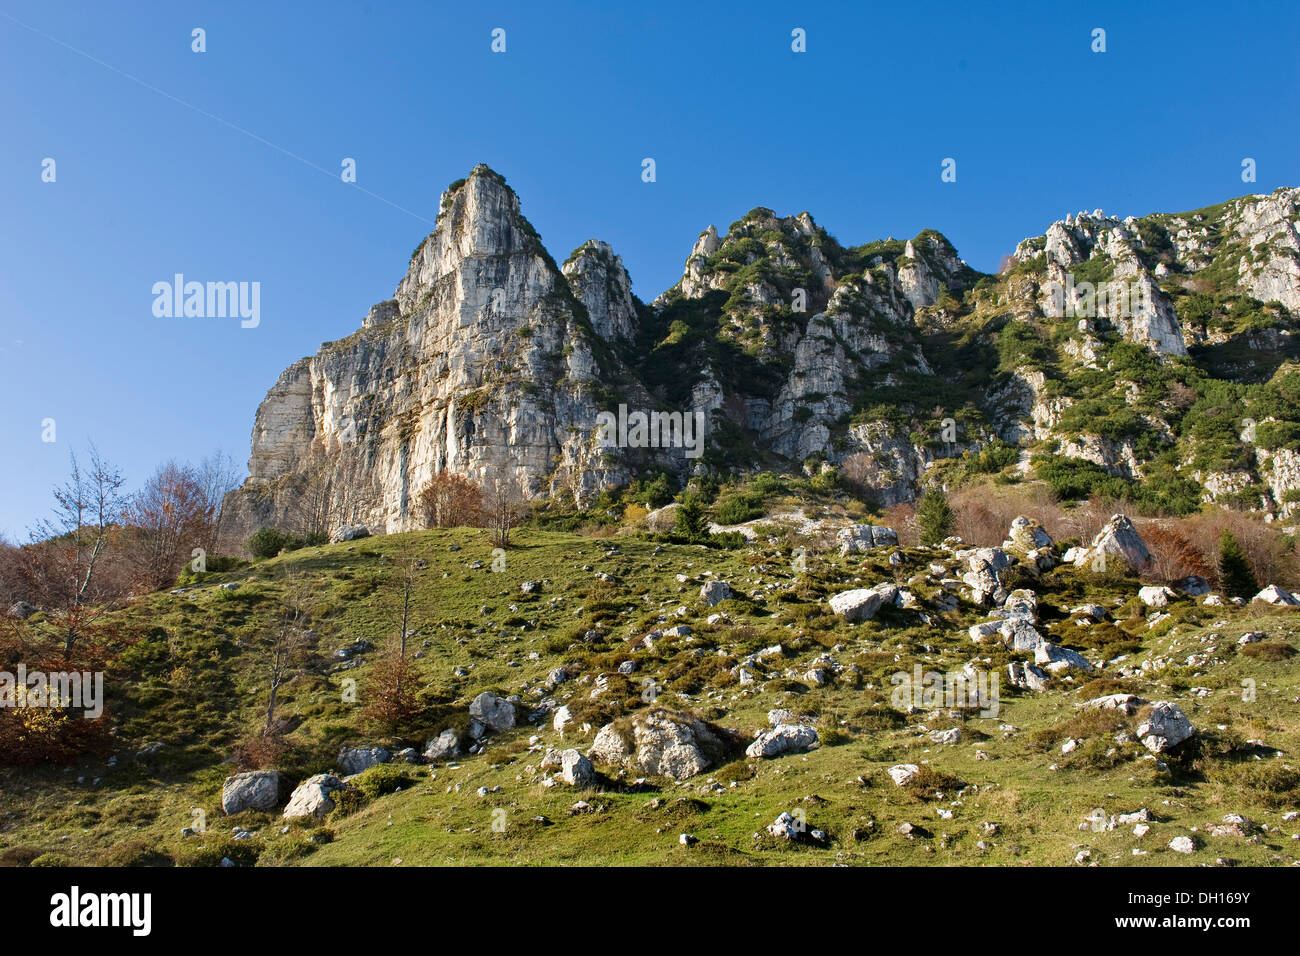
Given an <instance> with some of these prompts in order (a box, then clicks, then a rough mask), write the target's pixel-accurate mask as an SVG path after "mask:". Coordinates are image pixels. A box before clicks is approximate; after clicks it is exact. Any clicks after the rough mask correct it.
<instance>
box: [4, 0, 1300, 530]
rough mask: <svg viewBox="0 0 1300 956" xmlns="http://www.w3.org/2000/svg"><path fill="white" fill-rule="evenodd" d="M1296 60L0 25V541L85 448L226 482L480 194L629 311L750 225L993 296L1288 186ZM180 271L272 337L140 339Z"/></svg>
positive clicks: (1058, 21)
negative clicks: (318, 370)
mask: <svg viewBox="0 0 1300 956" xmlns="http://www.w3.org/2000/svg"><path fill="white" fill-rule="evenodd" d="M1135 7H1136V9H1135ZM15 20H17V21H21V22H22V23H23V24H26V25H27V26H26V27H24V26H21V25H19V24H18V23H15V22H14V21H15ZM27 27H31V28H35V30H37V31H40V32H39V33H37V32H33V30H31V29H28V28H27ZM195 27H202V28H204V29H205V30H206V33H207V52H205V53H201V54H199V53H194V52H192V51H191V31H192V29H194V28H195ZM496 27H501V28H504V29H505V30H506V52H505V53H503V54H494V53H493V52H492V51H491V49H490V44H491V36H490V34H491V31H492V30H493V29H494V28H496ZM796 27H799V28H802V29H804V30H805V31H806V34H807V52H806V53H802V54H796V53H794V52H792V51H791V49H790V44H791V38H790V34H791V30H792V29H794V28H796ZM1097 27H1101V28H1104V29H1105V30H1106V45H1107V50H1106V52H1105V53H1102V54H1097V53H1093V52H1092V51H1091V49H1090V45H1091V42H1092V40H1091V33H1092V30H1093V29H1094V28H1097ZM42 34H44V35H42ZM1297 35H1300V6H1298V5H1296V4H1293V3H1259V4H1253V5H1249V6H1248V7H1247V8H1246V9H1242V8H1241V5H1227V4H1221V3H1179V4H1176V5H1171V6H1169V7H1168V8H1160V7H1158V6H1157V5H1154V4H1141V5H1136V4H1132V3H1118V4H1099V3H1090V4H1069V3H1043V2H1035V3H1024V4H1008V5H1002V6H999V7H998V8H991V9H981V8H980V5H977V4H925V3H915V4H913V3H888V4H868V3H835V4H831V3H814V2H800V3H765V2H750V3H746V4H703V3H698V2H695V3H680V4H679V3H669V2H654V3H646V4H621V3H611V2H600V3H597V2H591V3H577V2H575V3H546V4H543V3H536V2H530V3H517V4H505V3H503V4H492V3H461V4H449V3H433V2H429V3H415V2H411V3H381V2H378V0H373V2H369V3H330V2H321V0H316V2H311V3H274V4H271V3H251V2H250V3H245V2H226V3H219V4H218V3H185V2H169V3H163V2H157V3H145V2H141V3H128V4H104V3H99V2H81V3H65V2H59V0H0V131H2V132H0V222H2V223H3V229H0V408H2V409H3V413H2V414H0V449H3V458H2V459H0V460H2V461H3V466H2V467H0V533H7V534H8V535H9V536H10V537H11V538H14V537H24V536H25V531H26V528H28V527H29V526H30V525H32V524H33V523H34V522H35V520H36V519H37V518H38V517H41V516H43V515H44V514H45V513H46V512H47V511H48V507H49V504H50V500H51V499H50V493H49V492H50V487H51V486H52V485H53V484H54V483H56V482H57V481H60V480H62V478H63V477H64V475H65V473H66V470H67V463H68V453H69V452H70V451H72V450H78V449H81V448H83V447H84V444H85V442H86V440H87V439H90V438H93V439H94V440H95V441H96V442H97V444H98V445H99V447H100V449H101V451H103V452H104V453H105V454H106V455H107V456H108V457H109V458H110V459H112V460H113V461H115V462H116V463H118V464H119V465H120V466H121V467H122V468H123V469H124V470H125V471H126V473H127V476H128V478H129V480H130V483H131V484H132V485H136V484H138V483H139V482H140V481H142V480H143V479H144V478H145V477H146V476H147V475H148V473H149V472H150V471H152V469H153V468H154V467H155V466H156V465H157V464H158V463H159V462H161V461H163V460H165V459H168V458H173V457H174V458H177V459H181V460H185V459H189V460H197V459H199V458H201V457H203V456H204V455H205V454H208V453H210V452H212V451H214V450H216V449H218V448H221V449H224V450H226V451H228V452H229V453H230V454H232V455H233V456H234V457H235V459H236V460H237V461H238V462H240V463H241V464H242V463H243V462H244V461H246V459H247V456H248V440H249V434H250V430H251V426H252V421H253V414H254V412H255V410H256V408H257V404H258V402H259V401H260V400H261V399H262V397H263V396H264V395H265V393H266V390H267V389H268V388H269V387H270V386H271V385H272V384H273V383H274V381H275V379H276V376H277V375H278V374H279V372H280V371H281V370H282V369H283V368H284V367H285V366H287V365H288V364H290V363H291V362H293V361H295V360H296V359H298V358H300V357H302V356H304V355H308V354H310V353H312V352H314V351H315V350H316V348H317V347H318V345H319V344H320V343H321V342H322V341H327V340H331V339H337V338H341V337H343V336H345V335H347V334H349V333H350V332H352V331H354V330H355V329H356V328H357V327H358V326H359V325H360V322H361V319H362V317H363V316H364V315H365V312H366V310H367V308H368V307H369V306H370V305H371V304H373V303H375V302H378V301H380V300H382V299H385V298H387V297H388V296H390V295H391V294H392V291H393V289H394V287H395V286H396V284H397V282H398V280H399V279H400V278H401V276H402V274H403V272H404V270H405V266H406V262H407V259H408V257H409V255H410V253H411V250H412V249H413V248H415V246H416V245H417V244H418V243H419V242H420V240H421V239H422V238H423V237H424V235H425V234H426V233H427V232H428V231H429V229H430V228H431V227H430V226H429V224H428V223H427V222H426V221H425V220H432V219H433V217H434V215H435V213H436V211H437V203H438V196H439V194H440V193H441V191H442V189H443V188H444V187H445V186H446V185H447V184H448V183H449V182H451V181H452V180H454V179H458V178H460V177H462V176H464V175H466V174H467V172H468V171H469V169H470V168H471V167H472V166H473V165H474V164H475V163H477V162H486V163H488V164H490V165H491V166H492V167H493V168H495V169H496V170H497V171H498V172H500V173H501V174H502V175H504V176H505V177H506V178H507V180H508V181H509V182H510V184H511V185H512V186H513V187H514V188H515V190H516V191H517V192H518V193H519V195H520V198H521V201H522V204H523V210H524V213H525V215H527V216H528V218H529V219H530V220H531V221H532V223H533V224H534V225H535V226H536V227H537V229H538V231H539V232H540V233H541V235H542V238H543V240H544V241H545V242H546V245H547V247H548V248H549V249H550V250H551V252H552V254H553V255H554V256H555V257H556V259H557V260H561V261H562V260H563V259H564V258H565V257H566V256H567V255H568V253H569V251H570V250H571V249H573V248H574V247H575V246H577V245H579V244H580V243H581V242H582V241H583V240H584V239H587V238H589V237H596V238H600V239H604V240H605V241H607V242H609V243H611V244H612V245H613V247H614V249H615V250H616V251H617V252H618V253H619V254H620V255H622V257H623V260H624V263H625V265H626V266H627V268H628V270H629V271H630V273H631V275H632V278H633V282H634V288H635V291H636V292H637V294H638V295H640V296H641V297H642V298H644V299H646V300H649V299H651V298H653V297H654V296H655V295H656V294H658V293H659V292H661V291H662V290H663V289H665V288H667V287H668V286H669V285H671V284H672V283H673V282H674V281H676V279H677V277H678V276H679V275H680V272H681V267H682V263H683V260H684V259H685V257H686V255H687V254H688V253H689V251H690V247H691V244H692V243H693V241H694V239H695V237H696V235H697V234H698V233H699V231H700V230H701V229H703V228H704V227H705V226H707V225H708V224H709V223H714V224H716V225H717V226H718V227H719V229H720V230H721V229H725V228H726V226H727V225H728V224H729V223H730V222H732V221H734V220H736V219H738V218H739V217H740V216H741V215H743V214H744V213H745V212H746V211H748V210H749V209H751V208H753V207H754V206H769V207H771V208H773V209H775V210H776V211H777V212H778V213H782V214H793V213H797V212H799V211H801V210H804V209H807V210H809V211H810V212H811V213H812V214H813V216H814V218H816V220H817V221H818V222H819V223H821V224H822V225H823V226H825V227H826V228H827V229H829V230H830V231H831V232H832V233H833V234H834V235H835V236H836V237H837V238H838V239H839V240H840V241H841V242H843V243H845V244H846V245H848V244H857V243H860V242H865V241H869V240H871V239H875V238H880V237H883V236H891V235H892V236H897V237H905V236H912V235H914V234H915V233H917V232H919V231H920V230H921V229H924V228H936V229H939V230H940V231H942V232H943V233H945V234H946V235H947V236H948V237H949V238H950V239H951V240H952V241H953V243H954V244H955V245H956V246H957V249H958V251H959V252H960V253H961V255H962V256H963V257H964V258H966V260H967V261H968V262H970V263H971V264H972V265H973V266H975V267H976V268H979V269H984V270H993V269H995V268H996V267H997V264H998V260H999V258H1000V257H1001V256H1002V255H1003V254H1005V253H1008V252H1010V251H1011V250H1012V249H1013V248H1014V246H1015V244H1016V242H1017V241H1018V240H1020V239H1021V238H1024V237H1025V236H1029V235H1038V234H1041V233H1042V232H1043V230H1044V229H1045V227H1046V226H1047V225H1048V224H1049V223H1050V222H1051V221H1053V220H1055V219H1058V218H1061V217H1063V216H1064V215H1065V214H1066V213H1069V212H1074V211H1077V210H1079V209H1083V208H1087V209H1092V208H1096V207H1102V208H1104V209H1106V210H1107V211H1108V212H1112V213H1117V214H1119V215H1128V214H1130V213H1131V214H1135V215H1141V214H1144V213H1147V212H1153V211H1179V210H1184V209H1190V208H1196V207H1198V206H1202V205H1206V204H1209V203H1212V202H1217V201H1220V200H1222V199H1225V198H1228V197H1230V196H1236V195H1240V194H1243V193H1247V192H1268V191H1271V190H1272V189H1274V188H1276V187H1277V186H1280V185H1296V184H1297V183H1300V169H1297V162H1298V161H1297V156H1300V150H1298V148H1297V147H1298V146H1300V124H1297V122H1296V118H1297V116H1300V110H1297V100H1298V99H1300V97H1298V95H1297V94H1298V93H1300V58H1297V56H1296V48H1295V37H1296V36H1297ZM51 38H54V39H51ZM56 41H58V42H56ZM69 47H73V48H76V50H79V51H82V52H81V53H78V52H74V50H72V49H69ZM82 54H87V55H88V56H89V57H93V58H94V59H90V58H88V56H85V55H82ZM95 60H99V61H102V63H97V62H95ZM123 74H130V75H131V76H134V77H136V78H137V79H138V80H140V81H142V82H143V83H144V84H148V86H145V85H141V83H139V82H136V81H134V80H132V79H130V78H128V77H127V76H125V75H123ZM150 87H153V88H154V89H151V88H150ZM158 90H161V91H164V93H165V94H167V95H164V93H160V92H157V91H158ZM178 101H184V103H186V104H190V106H186V105H183V103H181V102H178ZM191 107H196V108H197V109H195V108H191ZM200 110H201V111H203V112H200ZM205 114H209V115H205ZM214 117H219V118H220V119H216V118H214ZM221 120H224V121H225V122H222V121H221ZM227 124H233V126H237V127H239V128H241V129H243V130H247V131H249V132H250V133H253V134H255V135H256V136H257V137H260V138H261V140H265V141H266V142H262V141H259V140H258V139H255V138H253V137H250V136H249V135H245V134H244V133H241V132H239V131H238V130H236V129H234V128H232V126H231V125H227ZM268 142H269V143H271V144H274V146H270V145H267V144H266V143H268ZM275 147H279V148H278V149H277V148H275ZM289 154H292V155H289ZM46 157H50V158H53V159H54V160H55V161H56V163H57V166H56V172H57V179H56V181H55V182H53V183H46V182H42V181H41V163H42V160H43V159H45V158H46ZM295 157H297V158H295ZM344 157H351V158H354V159H355V160H356V162H357V180H358V181H357V185H358V186H360V187H364V189H365V190H368V191H369V192H363V191H362V190H360V189H358V188H356V187H355V186H351V185H347V184H344V183H343V182H342V181H341V180H340V178H339V175H338V171H339V169H340V163H341V161H342V160H343V158H344ZM645 157H653V158H654V159H655V160H656V164H657V181H656V182H655V183H644V182H642V181H641V175H640V174H641V161H642V159H643V158H645ZM945 157H953V158H955V159H956V160H957V174H958V175H957V182H955V183H942V182H941V181H940V164H941V161H942V160H943V159H944V158H945ZM1243 157H1252V158H1254V159H1255V160H1256V162H1257V164H1258V166H1257V168H1258V181H1257V182H1256V183H1255V184H1253V185H1248V184H1244V183H1242V181H1241V161H1242V158H1243ZM376 197H382V199H380V198H376ZM383 200H387V202H385V201H383ZM390 203H391V204H390ZM396 207H400V208H396ZM404 210H405V211H404ZM177 272H180V273H184V274H185V275H186V277H187V278H189V279H198V280H201V281H207V280H234V281H249V282H252V281H257V282H260V283H261V324H260V325H259V327H257V328H256V329H243V328H241V327H240V324H239V322H238V320H232V319H188V320H187V319H174V318H173V319H168V318H156V317H155V316H154V315H153V312H152V303H153V295H152V292H151V290H152V286H153V284H154V283H155V282H158V281H169V280H170V279H171V277H172V275H173V274H174V273H177ZM46 418H53V419H54V420H55V422H56V428H57V431H56V441H55V442H53V443H46V442H42V440H41V437H42V426H41V423H42V420H43V419H46Z"/></svg>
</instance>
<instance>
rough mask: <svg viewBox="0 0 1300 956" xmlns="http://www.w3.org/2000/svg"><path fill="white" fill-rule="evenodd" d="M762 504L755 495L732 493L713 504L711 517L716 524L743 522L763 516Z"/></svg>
mask: <svg viewBox="0 0 1300 956" xmlns="http://www.w3.org/2000/svg"><path fill="white" fill-rule="evenodd" d="M763 514H764V512H763V505H762V502H761V499H758V498H757V496H754V495H747V494H733V495H729V496H727V497H726V498H723V499H722V500H721V501H719V502H718V503H717V505H715V506H714V509H713V518H714V520H715V521H717V522H718V524H743V523H744V522H746V521H753V520H754V519H756V518H761V517H763Z"/></svg>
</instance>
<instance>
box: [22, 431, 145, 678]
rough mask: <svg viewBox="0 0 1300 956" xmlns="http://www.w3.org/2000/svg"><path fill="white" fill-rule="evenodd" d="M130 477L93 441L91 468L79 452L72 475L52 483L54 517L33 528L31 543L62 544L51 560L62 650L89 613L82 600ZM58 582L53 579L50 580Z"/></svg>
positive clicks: (122, 503) (120, 509) (72, 641)
mask: <svg viewBox="0 0 1300 956" xmlns="http://www.w3.org/2000/svg"><path fill="white" fill-rule="evenodd" d="M125 482H126V479H125V478H123V477H122V473H121V472H120V471H119V470H118V469H117V468H115V467H114V466H113V465H111V464H110V463H109V462H108V461H107V460H106V459H105V458H104V457H103V456H102V455H101V454H100V453H99V449H98V448H96V447H95V445H94V443H93V442H92V443H91V444H90V468H89V470H87V471H82V469H81V465H80V463H79V462H78V461H77V456H76V453H75V452H74V453H73V455H72V475H71V477H70V478H69V480H68V481H67V483H65V484H64V485H62V486H61V487H58V488H55V489H54V501H55V507H54V517H53V518H52V519H49V520H45V521H42V522H40V524H38V525H37V528H36V530H35V531H34V532H33V533H32V540H33V543H37V542H40V541H41V540H42V539H44V540H46V541H49V542H50V543H51V544H53V545H55V546H56V547H57V549H58V552H59V555H60V557H61V560H59V561H56V562H52V564H51V566H50V567H51V571H50V573H52V574H57V575H59V576H60V577H62V578H63V581H62V587H58V586H56V587H53V588H51V591H54V592H55V593H60V597H61V602H60V603H61V604H62V608H61V611H62V617H63V626H64V637H63V656H64V657H65V658H67V657H69V656H70V655H71V653H72V647H73V645H74V644H75V643H76V641H77V636H78V631H79V629H80V626H81V625H82V624H83V623H84V621H85V618H86V615H85V614H84V613H83V606H84V605H85V604H86V602H87V600H88V599H89V598H90V597H91V596H93V594H94V591H93V588H94V585H95V583H96V574H97V573H98V571H99V567H100V562H101V560H102V559H103V557H104V553H105V551H107V550H108V546H109V542H110V538H111V536H112V534H113V531H114V529H115V528H116V527H117V526H118V524H119V523H120V520H121V517H122V512H123V509H124V508H125V505H126V499H125V496H124V495H123V494H122V485H123V484H125ZM48 583H50V584H54V582H48Z"/></svg>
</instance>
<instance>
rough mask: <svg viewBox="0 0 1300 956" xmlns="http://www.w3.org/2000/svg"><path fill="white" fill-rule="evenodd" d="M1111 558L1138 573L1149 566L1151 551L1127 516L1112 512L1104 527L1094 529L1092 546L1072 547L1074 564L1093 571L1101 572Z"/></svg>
mask: <svg viewBox="0 0 1300 956" xmlns="http://www.w3.org/2000/svg"><path fill="white" fill-rule="evenodd" d="M1112 558H1118V559H1119V560H1121V561H1123V562H1124V563H1125V564H1127V565H1128V566H1129V567H1130V568H1132V569H1133V570H1134V571H1138V572H1142V571H1146V570H1148V569H1149V568H1150V567H1151V563H1152V560H1153V559H1152V557H1151V552H1150V551H1149V550H1147V545H1146V542H1145V541H1143V540H1142V536H1141V535H1140V534H1138V532H1137V528H1135V527H1133V522H1132V521H1130V520H1129V518H1128V516H1127V515H1112V516H1111V518H1110V520H1109V521H1107V522H1106V526H1105V527H1104V528H1102V529H1101V531H1099V532H1097V536H1096V537H1095V538H1093V540H1092V544H1091V546H1089V547H1087V548H1077V549H1075V554H1074V561H1073V563H1074V565H1075V567H1083V566H1084V565H1089V566H1091V567H1092V568H1093V570H1096V571H1102V570H1105V565H1106V562H1107V561H1108V560H1110V559H1112Z"/></svg>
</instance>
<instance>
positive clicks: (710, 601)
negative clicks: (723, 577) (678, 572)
mask: <svg viewBox="0 0 1300 956" xmlns="http://www.w3.org/2000/svg"><path fill="white" fill-rule="evenodd" d="M733 596H734V595H733V594H732V593H731V585H730V584H728V583H727V582H726V581H706V582H705V583H704V585H703V587H701V588H700V597H701V598H702V599H703V600H704V603H705V604H706V605H707V606H708V607H713V606H714V605H717V604H721V603H722V602H723V601H726V600H728V599H730V598H731V597H733Z"/></svg>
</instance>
